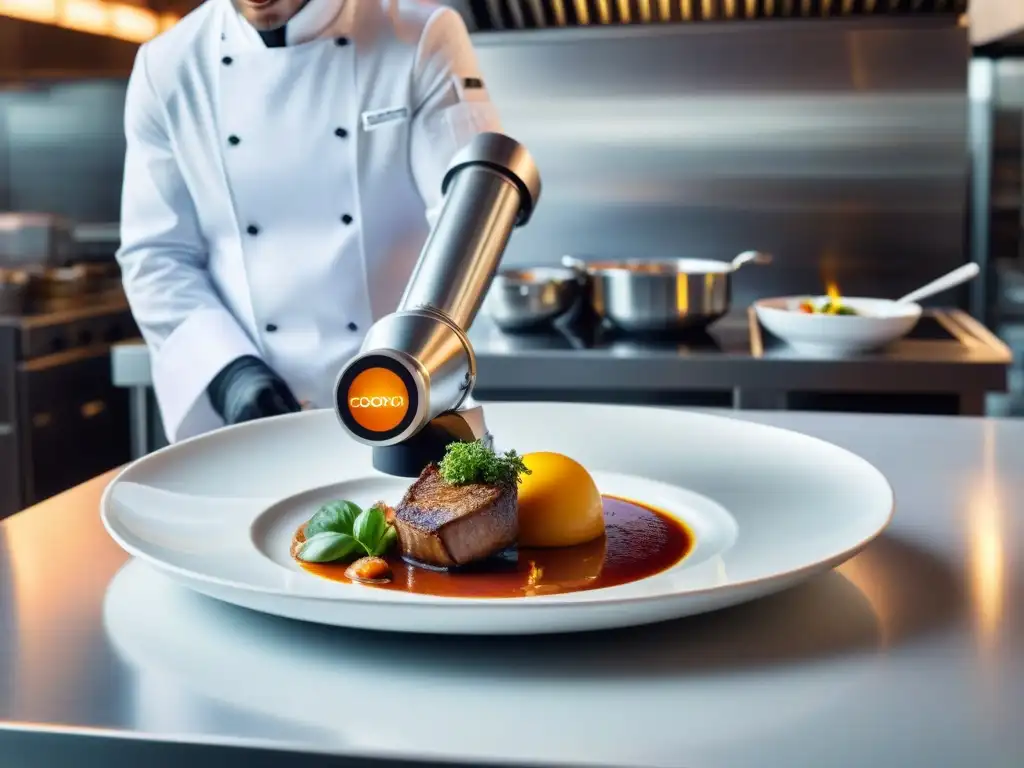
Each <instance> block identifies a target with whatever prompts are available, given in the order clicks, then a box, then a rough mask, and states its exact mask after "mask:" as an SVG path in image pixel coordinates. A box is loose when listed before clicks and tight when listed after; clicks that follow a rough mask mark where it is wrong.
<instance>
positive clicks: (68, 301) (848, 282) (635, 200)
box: [0, 0, 1024, 518]
mask: <svg viewBox="0 0 1024 768" xmlns="http://www.w3.org/2000/svg"><path fill="white" fill-rule="evenodd" d="M210 1H220V0H210ZM993 1H994V0H993ZM1018 3H1020V0H1006V5H1004V6H1002V7H1003V8H1004V9H1009V12H1008V13H1007V14H1004V17H998V14H996V16H995V17H985V18H984V19H982V18H980V15H979V20H978V21H977V23H975V21H974V18H973V17H974V14H975V13H976V12H977V13H979V14H980V13H981V11H982V7H981V6H982V5H983V3H981V2H980V0H979V3H978V5H977V8H971V9H968V8H967V3H966V0H468V1H465V2H464V1H463V0H452V1H451V2H450V3H449V4H450V5H452V6H453V7H455V8H457V9H458V10H459V11H460V12H461V13H462V14H463V16H464V18H465V19H466V22H467V24H468V25H469V27H470V30H471V31H472V33H473V35H474V40H475V43H476V46H477V50H478V53H479V56H480V60H481V64H482V69H483V75H484V78H485V80H486V81H487V84H488V87H489V89H490V91H491V95H492V97H493V98H494V99H495V101H496V102H497V104H498V106H499V109H500V112H501V115H502V118H503V120H504V123H505V127H506V130H507V132H508V133H510V134H511V135H513V136H515V137H516V138H518V139H519V140H521V141H523V142H524V143H525V144H526V145H527V146H528V147H529V148H530V149H531V150H532V152H533V153H534V155H535V157H536V160H537V163H538V165H539V167H540V168H541V171H542V175H543V179H544V192H543V197H542V199H541V204H540V206H539V208H538V210H537V213H536V215H535V217H534V218H533V220H532V221H531V223H530V224H529V226H527V227H526V228H524V229H522V230H520V231H517V232H516V233H515V234H514V235H513V238H512V241H511V243H510V246H509V249H508V251H507V255H506V262H505V263H506V264H507V265H512V266H516V265H520V266H534V265H538V264H552V265H553V264H557V263H558V262H559V260H560V258H561V257H562V256H563V255H564V254H572V255H574V256H577V257H579V258H582V259H585V260H593V259H599V258H621V257H645V258H646V257H676V256H686V257H697V258H709V259H729V258H731V257H732V256H734V255H735V254H737V253H739V252H741V251H745V250H748V249H758V250H761V251H767V252H770V253H772V254H773V255H774V257H775V258H774V262H773V263H772V264H771V265H770V266H763V267H762V266H757V267H750V268H745V269H744V270H741V271H740V272H738V273H737V274H736V276H735V282H734V291H733V296H732V306H733V308H734V313H732V314H731V315H730V316H729V317H727V318H725V319H723V320H722V321H720V322H719V323H718V324H716V326H714V327H713V330H712V333H710V334H707V335H705V336H704V337H702V338H700V339H696V340H694V339H689V340H680V339H674V340H672V341H671V342H670V343H666V342H665V340H660V341H658V342H647V341H641V340H636V339H623V338H605V337H599V338H598V337H595V336H593V334H590V335H588V334H587V333H574V332H569V331H565V330H564V329H563V330H560V331H558V332H557V333H555V332H552V333H551V334H546V335H545V334H540V335H536V334H534V335H531V336H523V337H515V336H509V335H507V334H503V333H501V332H500V331H498V330H497V329H495V328H493V327H490V326H488V325H487V323H486V318H485V317H482V318H481V320H480V327H479V328H476V327H475V328H474V332H475V339H476V341H477V344H478V352H479V353H480V357H481V362H480V366H481V374H480V384H479V386H478V390H477V391H478V394H479V395H480V397H481V398H484V399H486V398H488V397H490V398H520V399H524V398H545V399H589V400H598V401H601V400H604V401H612V402H644V403H663V404H670V405H671V404H675V405H709V406H721V405H725V406H730V405H731V406H735V407H791V408H826V409H836V408H840V409H847V410H865V411H904V412H940V413H960V414H964V415H979V414H983V413H989V414H1011V415H1021V414H1024V379H1022V375H1021V371H1020V370H1019V369H1018V364H1017V363H1015V362H1013V358H1019V354H1012V356H1011V353H1012V352H1013V351H1014V350H1019V349H1020V348H1021V347H1024V248H1022V240H1024V18H1022V17H1024V14H1021V13H1016V18H1015V12H1014V11H1013V8H1011V6H1014V7H1016V6H1017V4H1018ZM195 5H196V3H194V2H189V0H165V1H163V2H161V0H148V2H144V1H143V0H138V2H131V3H130V2H129V0H121V2H119V3H113V2H102V1H101V0H0V518H2V517H3V516H5V515H6V514H10V513H11V512H13V511H15V510H17V509H19V508H21V507H24V506H26V505H28V504H31V503H34V502H36V501H39V500H41V499H43V498H46V497H47V496H49V495H52V494H53V493H56V492H59V491H60V490H63V489H64V488H67V487H69V486H70V485H73V484H75V483H77V482H80V481H82V480H85V479H87V478H88V477H90V476H92V475H95V474H98V473H99V472H102V471H104V470H107V469H110V468H112V467H114V466H117V465H118V464H120V463H122V462H125V461H127V460H129V459H130V458H131V457H132V456H137V455H140V454H141V453H144V452H146V451H148V450H152V449H153V448H154V447H157V446H159V445H161V444H162V434H161V432H160V424H159V417H158V414H157V413H156V410H155V408H154V405H153V402H152V396H151V393H150V392H149V391H148V381H147V377H148V358H147V357H146V354H145V348H144V347H142V346H140V345H139V344H138V343H137V342H135V341H133V340H134V339H136V337H137V330H136V329H135V327H134V324H133V323H132V320H131V315H130V313H129V311H128V309H127V306H126V304H125V301H124V297H123V294H122V293H121V290H120V284H119V275H118V271H117V267H116V264H115V263H114V259H113V254H114V252H115V250H116V248H117V244H118V215H119V205H120V184H121V174H122V163H123V152H124V139H123V135H122V111H123V104H124V92H125V84H126V79H127V75H128V72H129V70H130V67H131V64H132V60H133V58H134V55H135V51H136V49H137V46H138V44H139V43H140V42H144V41H145V40H147V39H149V38H151V37H152V36H153V35H155V34H158V33H159V32H160V31H161V30H162V29H165V28H167V27H169V26H171V25H173V24H174V23H175V22H176V20H177V19H178V18H180V17H181V16H182V15H184V14H186V13H188V12H189V11H190V10H191V9H192V8H194V7H195ZM997 5H998V3H997ZM1020 7H1024V3H1020ZM968 13H969V14H970V16H968V15H966V14H968ZM992 18H996V22H997V23H993V22H992ZM970 261H974V262H976V263H978V264H979V265H980V267H981V268H982V277H981V278H979V279H976V280H975V281H973V282H972V283H969V284H968V285H966V286H963V287H961V288H959V289H954V290H951V291H948V292H946V293H944V294H942V295H941V296H937V297H935V298H934V299H932V300H929V301H926V302H925V304H926V306H927V307H928V314H927V316H926V317H925V318H924V319H923V320H922V322H921V323H920V324H919V328H918V329H917V330H916V331H915V332H914V333H913V334H911V336H910V337H908V339H907V340H905V341H903V342H900V343H899V345H897V346H896V347H894V348H893V349H891V350H889V351H887V352H886V353H884V354H878V355H874V356H871V357H870V358H869V359H863V360H847V359H842V360H839V359H837V360H814V361H804V360H801V359H800V358H799V356H794V355H791V354H787V353H785V352H784V351H779V350H778V349H777V347H776V346H774V345H773V344H772V342H771V340H770V339H767V338H765V334H764V333H763V332H762V331H761V330H760V329H759V328H758V327H757V324H756V322H755V323H751V321H750V316H749V314H748V312H747V307H749V305H750V303H751V302H752V301H754V300H755V299H758V298H762V297H768V296H777V295H787V294H800V293H814V294H818V293H822V292H823V291H824V290H825V288H826V287H833V288H834V289H838V290H839V291H841V292H842V293H844V294H847V295H866V296H880V297H888V298H896V297H898V296H901V295H902V294H904V293H907V292H909V291H910V290H912V289H914V288H916V287H918V286H919V285H921V284H923V283H925V282H928V281H929V280H930V279H932V278H934V277H937V276H939V275H940V274H942V273H944V272H947V271H949V270H951V269H953V268H955V267H956V266H958V265H961V264H964V263H966V262H970ZM112 353H113V354H112ZM645 366H646V367H645Z"/></svg>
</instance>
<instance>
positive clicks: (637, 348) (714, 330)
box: [470, 308, 1013, 415]
mask: <svg viewBox="0 0 1024 768" xmlns="http://www.w3.org/2000/svg"><path fill="white" fill-rule="evenodd" d="M470 338H471V339H472V340H473V344H474V347H475V348H476V350H477V355H478V358H479V359H480V380H479V382H478V384H477V392H478V393H479V394H478V396H479V397H480V398H481V399H493V400H502V399H540V400H550V399H559V400H587V401H598V402H621V403H649V404H660V405H671V404H674V405H682V406H685V405H717V406H731V407H736V408H801V409H816V410H817V409H821V410H866V411H881V412H893V411H895V412H911V413H921V412H923V413H959V414H973V415H978V414H981V413H984V412H985V408H986V405H985V403H986V400H987V395H988V393H990V392H1002V391H1004V390H1005V389H1006V382H1007V369H1008V367H1009V365H1010V364H1011V363H1012V360H1013V356H1012V353H1011V352H1010V349H1009V348H1008V347H1007V346H1006V345H1005V344H1003V343H1002V341H1000V340H999V339H998V338H997V337H996V336H995V335H994V334H992V333H991V332H990V331H989V330H988V329H987V328H985V327H984V326H982V325H981V324H980V323H978V322H977V321H976V320H974V319H973V318H972V317H970V316H969V315H967V314H966V313H964V312H962V311H960V310H957V309H941V308H938V309H937V308H929V309H926V310H925V313H924V315H923V316H922V318H921V321H920V322H919V323H918V325H917V327H915V328H914V330H913V331H912V332H911V333H910V334H909V335H908V336H907V337H906V338H904V339H901V340H899V341H897V342H895V343H894V344H892V345H890V346H889V347H888V348H886V349H884V350H880V351H878V352H874V353H871V354H866V355H860V356H856V357H834V358H822V357H815V358H808V357H806V356H803V355H801V354H800V353H798V352H796V351H795V350H793V349H791V348H790V347H788V346H787V345H786V344H785V343H783V342H781V341H780V340H778V339H776V338H775V337H773V336H772V335H771V334H769V333H768V332H767V331H765V330H764V329H763V328H762V327H761V326H760V324H759V323H758V322H757V319H756V316H755V314H754V312H753V311H752V310H749V311H747V312H739V313H734V314H731V315H727V316H726V317H724V318H722V319H721V320H719V321H718V322H717V323H715V324H713V325H712V326H710V327H709V328H708V330H707V331H706V332H698V333H692V332H691V333H689V334H687V333H681V334H673V335H670V336H661V337H654V338H650V337H648V338H642V337H638V336H635V335H633V334H630V335H628V336H627V335H624V334H621V333H617V332H615V331H613V330H610V329H608V328H604V327H600V326H599V325H596V324H594V323H593V322H592V321H585V322H582V323H581V322H580V321H579V318H573V319H572V320H571V321H567V322H560V323H557V324H556V326H555V327H554V328H553V329H551V330H548V331H547V332H542V333H534V334H530V335H523V334H516V335H510V334H505V333H502V332H501V331H500V330H498V329H497V328H496V327H495V326H494V325H492V324H490V323H488V322H486V321H485V320H483V319H482V320H481V321H478V323H477V324H476V325H474V327H473V328H472V329H471V331H470ZM537 368H539V369H541V370H543V375H538V374H537Z"/></svg>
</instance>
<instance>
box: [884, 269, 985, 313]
mask: <svg viewBox="0 0 1024 768" xmlns="http://www.w3.org/2000/svg"><path fill="white" fill-rule="evenodd" d="M980 272H981V269H980V268H979V267H978V265H977V264H974V263H973V262H972V263H971V264H964V265H963V266H962V267H957V268H956V269H954V270H953V271H952V272H947V273H946V274H945V275H943V276H942V277H937V278H935V279H934V280H932V281H931V282H930V283H928V284H927V285H922V286H921V287H920V288H918V289H917V290H916V291H911V292H910V293H908V294H907V295H906V296H903V297H901V298H898V299H896V303H897V304H912V303H914V302H917V301H920V300H921V299H927V298H928V297H929V296H934V295H935V294H937V293H942V292H943V291H945V290H948V289H950V288H953V287H954V286H957V285H960V284H961V283H966V282H967V281H968V280H973V279H974V278H976V277H977V276H978V274H979V273H980Z"/></svg>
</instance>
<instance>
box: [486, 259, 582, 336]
mask: <svg viewBox="0 0 1024 768" xmlns="http://www.w3.org/2000/svg"><path fill="white" fill-rule="evenodd" d="M584 285H585V277H584V276H581V274H580V273H579V272H578V271H577V270H575V269H560V268H558V267H533V268H529V269H503V270H501V271H499V272H498V274H496V275H495V276H494V281H493V283H492V284H491V288H490V290H489V292H488V294H487V297H486V299H485V300H484V311H486V312H487V314H488V315H490V317H491V319H492V320H493V321H494V323H495V325H497V326H498V328H500V329H501V330H502V331H505V332H506V333H521V332H527V331H534V330H538V329H543V328H546V327H547V326H549V325H550V324H551V322H552V321H553V320H555V319H557V318H558V317H560V316H562V315H564V314H565V313H566V312H567V311H568V310H569V309H570V308H571V307H572V306H573V304H574V303H575V302H576V300H577V299H578V298H579V296H580V295H581V292H582V289H583V287H584Z"/></svg>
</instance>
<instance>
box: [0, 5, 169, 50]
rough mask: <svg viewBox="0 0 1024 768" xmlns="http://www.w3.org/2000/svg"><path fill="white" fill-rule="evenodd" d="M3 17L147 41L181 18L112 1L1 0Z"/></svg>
mask: <svg viewBox="0 0 1024 768" xmlns="http://www.w3.org/2000/svg"><path fill="white" fill-rule="evenodd" d="M0 16H7V17H9V18H12V19H21V20H23V21H34V22H36V23H39V24H49V25H51V26H54V27H61V28H62V29H72V30H75V31H76V32H87V33H89V34H92V35H102V36H103V37H112V38H116V39H118V40H126V41H128V42H131V43H144V42H146V41H147V40H150V39H152V38H154V37H156V36H157V35H158V34H160V32H162V31H163V30H165V29H168V28H169V27H172V26H174V25H175V24H176V23H177V22H178V21H179V20H180V17H179V16H176V15H173V14H158V13H154V12H153V11H150V10H148V9H146V8H139V7H138V6H134V5H128V4H126V3H115V2H108V0H0Z"/></svg>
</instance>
